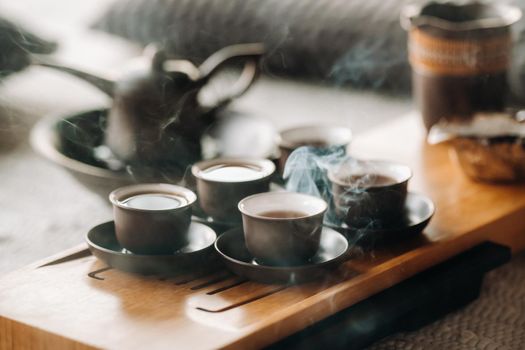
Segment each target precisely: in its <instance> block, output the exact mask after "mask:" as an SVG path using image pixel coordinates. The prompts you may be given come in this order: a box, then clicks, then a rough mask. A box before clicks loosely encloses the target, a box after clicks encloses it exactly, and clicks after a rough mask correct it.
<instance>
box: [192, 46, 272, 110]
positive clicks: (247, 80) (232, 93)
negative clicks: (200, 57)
mask: <svg viewBox="0 0 525 350" xmlns="http://www.w3.org/2000/svg"><path fill="white" fill-rule="evenodd" d="M264 53H265V50H264V46H263V44H258V43H255V44H238V45H232V46H227V47H225V48H223V49H221V50H219V51H217V52H216V53H214V54H213V55H211V56H210V57H209V58H208V59H206V60H205V61H204V62H203V63H202V64H201V65H200V67H199V71H200V77H201V78H200V82H201V83H202V84H203V85H204V84H206V83H207V82H208V81H209V80H210V78H211V77H212V76H213V75H214V74H215V73H217V72H218V71H220V70H221V69H222V68H223V67H224V66H225V65H226V64H227V63H228V62H229V61H231V60H238V59H242V58H245V59H246V62H245V63H244V67H243V70H242V72H241V75H240V76H239V78H238V79H237V81H236V82H235V83H234V84H233V85H232V87H231V88H230V89H229V91H228V92H227V93H226V96H225V97H223V98H221V100H220V101H219V102H218V103H216V106H215V108H220V107H222V106H224V105H226V104H228V103H229V102H230V101H231V100H233V99H235V98H237V97H239V96H241V95H242V94H244V93H245V92H246V91H247V90H248V89H249V88H250V86H251V85H252V84H253V82H254V81H255V80H256V79H257V77H258V76H259V65H258V62H259V59H260V58H261V56H262V55H263V54H264Z"/></svg>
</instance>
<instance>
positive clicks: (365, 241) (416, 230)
mask: <svg viewBox="0 0 525 350" xmlns="http://www.w3.org/2000/svg"><path fill="white" fill-rule="evenodd" d="M434 211H435V208H434V203H433V202H432V200H431V199H430V198H428V197H427V196H424V195H422V194H418V193H408V196H407V200H406V204H405V216H404V217H403V218H401V220H400V221H399V222H397V223H393V224H390V225H388V226H384V227H378V226H377V225H374V223H373V222H371V223H370V225H368V226H365V227H362V228H355V227H349V226H348V225H347V224H345V223H340V224H331V225H327V226H329V227H331V228H333V229H334V230H337V231H339V232H341V233H343V234H344V235H345V236H346V237H347V238H348V240H349V241H350V242H351V243H352V244H358V245H360V246H374V245H385V244H394V243H398V242H401V241H403V240H405V239H408V238H410V237H414V236H417V235H419V234H421V233H422V232H423V230H424V229H425V227H427V225H428V223H429V222H430V219H432V216H433V215H434Z"/></svg>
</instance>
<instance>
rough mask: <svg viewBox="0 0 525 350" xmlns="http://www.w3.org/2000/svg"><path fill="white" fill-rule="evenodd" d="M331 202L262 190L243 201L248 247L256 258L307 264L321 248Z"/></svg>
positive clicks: (263, 262)
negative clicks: (325, 214)
mask: <svg viewBox="0 0 525 350" xmlns="http://www.w3.org/2000/svg"><path fill="white" fill-rule="evenodd" d="M327 208H328V205H327V203H326V202H325V201H324V200H322V199H320V198H317V197H314V196H310V195H307V194H303V193H295V192H284V191H283V192H269V193H259V194H256V195H253V196H250V197H247V198H245V199H243V200H242V201H240V202H239V210H240V212H241V213H242V221H243V228H244V237H245V241H246V248H248V250H249V251H250V253H251V254H252V255H253V256H254V258H255V260H256V262H258V263H262V264H268V265H285V266H286V265H298V264H304V263H306V262H307V261H308V259H309V258H311V257H312V256H314V255H315V253H316V252H317V250H318V249H319V240H320V238H321V231H322V228H323V216H324V213H325V212H326V210H327Z"/></svg>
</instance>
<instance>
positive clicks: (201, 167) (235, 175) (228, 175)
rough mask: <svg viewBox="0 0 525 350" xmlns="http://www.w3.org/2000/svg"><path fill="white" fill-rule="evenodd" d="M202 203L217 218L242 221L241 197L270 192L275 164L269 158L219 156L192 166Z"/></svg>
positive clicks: (208, 212) (207, 212)
mask: <svg viewBox="0 0 525 350" xmlns="http://www.w3.org/2000/svg"><path fill="white" fill-rule="evenodd" d="M191 170H192V174H193V176H194V177H195V178H196V183H197V193H198V196H199V206H200V207H201V209H202V210H203V211H204V212H205V213H206V214H207V215H209V216H211V217H212V218H213V219H216V220H220V221H241V214H240V213H239V211H238V209H237V205H238V203H239V201H240V200H241V199H243V198H245V197H248V196H250V195H253V194H256V193H260V192H268V190H269V188H270V180H271V177H272V175H273V173H274V172H275V165H274V164H273V163H272V162H271V161H269V160H267V159H248V158H218V159H213V160H206V161H202V162H198V163H196V164H195V165H193V167H192V169H191Z"/></svg>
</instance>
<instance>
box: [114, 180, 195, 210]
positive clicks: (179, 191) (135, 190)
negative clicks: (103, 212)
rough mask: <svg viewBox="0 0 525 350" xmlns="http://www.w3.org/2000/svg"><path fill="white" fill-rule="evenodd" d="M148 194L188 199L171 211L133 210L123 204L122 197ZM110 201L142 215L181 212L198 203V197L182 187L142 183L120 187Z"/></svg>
mask: <svg viewBox="0 0 525 350" xmlns="http://www.w3.org/2000/svg"><path fill="white" fill-rule="evenodd" d="M147 193H165V194H176V195H179V196H182V197H184V198H185V199H186V201H187V203H185V204H183V205H180V206H178V207H176V208H171V209H153V210H152V209H140V208H133V207H129V206H126V205H124V204H122V202H121V201H122V196H126V198H129V197H131V196H136V195H140V194H147ZM109 201H110V202H111V204H113V205H114V206H116V207H118V208H121V209H124V210H130V211H138V212H142V213H151V212H155V213H158V212H167V211H174V210H181V209H184V208H187V207H191V206H192V205H193V204H194V203H195V202H196V201H197V195H196V194H195V193H194V192H193V191H191V190H189V189H187V188H185V187H182V186H178V185H172V184H167V183H141V184H134V185H128V186H123V187H119V188H117V189H115V190H113V191H111V193H110V194H109Z"/></svg>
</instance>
